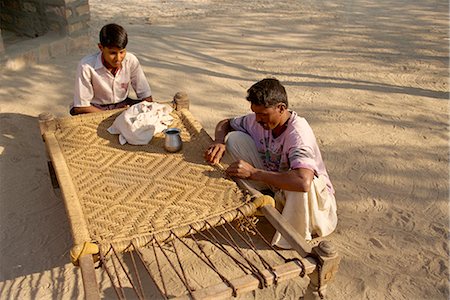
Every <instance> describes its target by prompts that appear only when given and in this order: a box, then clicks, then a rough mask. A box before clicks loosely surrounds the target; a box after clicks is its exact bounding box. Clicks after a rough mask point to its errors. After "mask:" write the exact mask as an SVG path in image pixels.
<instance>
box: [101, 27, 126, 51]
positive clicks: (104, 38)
mask: <svg viewBox="0 0 450 300" xmlns="http://www.w3.org/2000/svg"><path fill="white" fill-rule="evenodd" d="M100 44H101V45H102V46H103V47H108V48H112V47H117V48H119V49H125V47H126V46H127V44H128V34H127V31H126V30H125V28H123V27H122V26H120V25H117V24H114V23H112V24H107V25H105V26H103V28H102V29H101V30H100Z"/></svg>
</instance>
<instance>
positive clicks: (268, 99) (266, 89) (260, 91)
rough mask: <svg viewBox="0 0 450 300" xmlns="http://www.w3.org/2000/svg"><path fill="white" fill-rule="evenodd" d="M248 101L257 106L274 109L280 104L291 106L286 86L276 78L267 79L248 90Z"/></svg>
mask: <svg viewBox="0 0 450 300" xmlns="http://www.w3.org/2000/svg"><path fill="white" fill-rule="evenodd" d="M247 100H248V101H250V102H251V103H252V104H255V105H264V107H272V106H275V105H277V104H278V103H284V104H286V108H287V107H288V106H289V104H288V99H287V94H286V90H285V88H284V86H283V85H282V84H281V83H280V82H279V81H278V80H277V79H275V78H265V79H263V80H261V81H258V82H257V83H255V84H254V85H252V86H251V87H250V88H249V89H248V90H247Z"/></svg>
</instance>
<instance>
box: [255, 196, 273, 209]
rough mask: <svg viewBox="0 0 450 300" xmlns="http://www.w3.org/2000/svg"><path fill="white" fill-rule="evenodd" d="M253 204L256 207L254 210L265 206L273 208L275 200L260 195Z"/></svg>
mask: <svg viewBox="0 0 450 300" xmlns="http://www.w3.org/2000/svg"><path fill="white" fill-rule="evenodd" d="M253 204H254V205H255V206H256V208H261V207H263V206H265V205H271V206H272V207H275V200H273V198H272V197H270V196H268V195H262V196H259V197H257V198H256V199H255V200H253Z"/></svg>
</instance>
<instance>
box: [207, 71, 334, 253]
mask: <svg viewBox="0 0 450 300" xmlns="http://www.w3.org/2000/svg"><path fill="white" fill-rule="evenodd" d="M247 100H248V101H250V103H251V106H250V108H251V110H252V111H253V113H252V114H248V115H245V116H241V117H235V118H232V119H225V120H222V121H220V122H219V123H218V124H217V126H216V131H215V141H214V142H213V143H212V144H211V145H210V146H209V148H208V149H207V150H206V152H205V159H206V160H207V161H208V162H210V163H213V164H216V163H218V162H219V161H220V159H221V158H222V157H223V155H224V154H225V152H228V153H229V154H230V155H231V157H232V158H233V159H234V160H235V161H234V162H233V163H232V164H230V166H229V167H228V169H227V170H226V172H227V173H228V174H229V175H230V176H235V177H237V178H240V179H243V180H245V182H246V183H247V184H248V185H250V186H251V187H253V188H255V189H257V190H259V191H262V190H265V189H271V190H272V191H273V192H274V193H275V200H276V201H277V206H278V205H280V204H281V206H283V205H284V208H282V214H283V216H284V217H286V219H287V220H288V221H289V223H290V224H291V225H292V226H293V227H294V228H295V229H297V231H298V232H299V233H300V234H301V235H302V236H303V237H304V238H305V239H306V240H311V239H312V238H314V237H317V236H325V235H328V234H330V233H331V232H332V231H333V230H334V229H335V228H336V224H337V215H336V200H335V198H334V189H333V185H332V184H331V181H330V179H329V176H328V173H327V171H326V168H325V164H324V162H323V160H322V155H321V153H320V150H319V147H318V145H317V142H316V138H315V136H314V133H313V131H312V129H311V127H310V126H309V124H308V123H307V121H306V120H305V119H304V118H302V117H300V116H298V115H297V113H296V112H294V111H291V110H289V109H288V100H287V94H286V90H285V88H284V87H283V85H281V83H280V82H279V81H278V80H276V79H271V78H267V79H263V80H261V81H259V82H257V83H255V84H254V85H253V86H252V87H250V89H249V90H248V91H247ZM272 244H274V245H276V246H278V247H280V248H291V247H290V245H289V244H288V243H287V241H286V240H284V238H282V237H281V235H280V234H279V233H278V232H277V233H276V234H275V236H274V238H273V240H272Z"/></svg>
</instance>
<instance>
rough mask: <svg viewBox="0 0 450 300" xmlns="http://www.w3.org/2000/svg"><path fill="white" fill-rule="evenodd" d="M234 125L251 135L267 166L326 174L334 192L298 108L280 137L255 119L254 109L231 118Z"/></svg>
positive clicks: (329, 182) (328, 184)
mask: <svg viewBox="0 0 450 300" xmlns="http://www.w3.org/2000/svg"><path fill="white" fill-rule="evenodd" d="M231 127H233V129H234V130H238V131H242V132H245V133H247V134H248V135H250V136H251V137H252V139H253V141H254V142H255V144H256V148H257V149H258V152H259V154H260V157H261V159H262V161H263V163H264V166H265V168H266V169H267V170H269V171H274V172H286V171H288V170H291V169H292V170H293V169H299V168H306V169H310V170H312V171H314V173H315V174H316V175H317V176H320V175H324V176H325V178H326V184H327V186H328V189H329V190H330V192H332V193H334V188H333V185H332V183H331V181H330V178H329V176H328V173H327V170H326V168H325V164H324V162H323V160H322V155H321V153H320V149H319V146H318V145H317V141H316V137H315V135H314V132H313V131H312V128H311V126H309V124H308V122H307V121H306V119H304V118H302V117H300V116H298V115H297V113H296V112H295V111H291V117H290V118H289V120H288V125H287V128H286V130H285V131H284V132H283V133H282V134H281V135H280V136H278V137H277V138H274V137H273V136H272V131H271V130H265V129H264V128H263V127H262V126H261V125H259V124H258V123H257V122H256V120H255V114H254V113H252V114H248V115H245V116H241V117H236V118H233V119H231Z"/></svg>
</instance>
